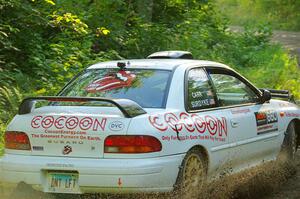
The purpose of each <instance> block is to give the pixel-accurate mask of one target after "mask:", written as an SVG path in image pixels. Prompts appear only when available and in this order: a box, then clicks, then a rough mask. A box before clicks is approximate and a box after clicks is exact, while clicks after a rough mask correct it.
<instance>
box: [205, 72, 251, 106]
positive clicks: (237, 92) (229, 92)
mask: <svg viewBox="0 0 300 199" xmlns="http://www.w3.org/2000/svg"><path fill="white" fill-rule="evenodd" d="M210 77H211V79H212V81H213V84H214V86H215V89H216V94H217V98H218V100H219V104H220V106H231V105H238V104H246V103H255V102H257V95H256V94H255V93H254V91H253V90H252V89H251V88H250V87H249V86H247V85H246V84H245V83H244V82H242V81H241V80H239V79H238V78H236V77H235V76H233V74H227V73H226V71H223V72H210Z"/></svg>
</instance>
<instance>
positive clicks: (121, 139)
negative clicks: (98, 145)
mask: <svg viewBox="0 0 300 199" xmlns="http://www.w3.org/2000/svg"><path fill="white" fill-rule="evenodd" d="M161 148H162V146H161V143H160V141H159V140H158V139H157V138H155V137H152V136H148V135H111V136H108V137H107V138H106V139H105V141H104V152H105V153H151V152H159V151H161Z"/></svg>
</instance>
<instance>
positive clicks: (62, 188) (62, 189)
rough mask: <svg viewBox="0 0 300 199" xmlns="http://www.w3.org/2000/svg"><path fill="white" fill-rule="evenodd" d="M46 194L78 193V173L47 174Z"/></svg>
mask: <svg viewBox="0 0 300 199" xmlns="http://www.w3.org/2000/svg"><path fill="white" fill-rule="evenodd" d="M47 189H48V192H56V193H80V189H79V184H78V173H48V174H47Z"/></svg>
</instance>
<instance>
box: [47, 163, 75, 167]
mask: <svg viewBox="0 0 300 199" xmlns="http://www.w3.org/2000/svg"><path fill="white" fill-rule="evenodd" d="M46 166H47V167H62V168H68V167H74V165H73V164H61V163H47V164H46Z"/></svg>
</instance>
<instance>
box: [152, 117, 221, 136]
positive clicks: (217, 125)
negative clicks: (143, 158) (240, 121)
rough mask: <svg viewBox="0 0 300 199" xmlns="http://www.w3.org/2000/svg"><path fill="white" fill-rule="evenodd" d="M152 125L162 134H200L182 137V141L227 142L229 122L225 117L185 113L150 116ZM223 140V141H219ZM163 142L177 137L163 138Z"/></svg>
mask: <svg viewBox="0 0 300 199" xmlns="http://www.w3.org/2000/svg"><path fill="white" fill-rule="evenodd" d="M148 119H149V122H150V124H151V125H152V126H153V127H154V128H156V129H157V130H159V131H160V132H162V133H163V132H166V131H168V130H169V131H173V132H181V131H183V132H190V133H199V134H201V135H200V136H198V135H197V136H195V135H187V136H186V135H180V136H179V138H180V139H181V140H187V139H211V138H210V137H212V139H214V140H215V141H225V138H226V137H227V121H226V118H225V117H215V116H211V115H206V116H198V115H197V114H188V113H185V112H182V113H180V114H179V115H176V114H174V113H165V114H164V115H153V116H149V118H148ZM218 138H223V139H218ZM162 139H163V140H167V141H169V140H175V139H178V137H177V136H174V137H173V136H171V137H170V136H163V137H162Z"/></svg>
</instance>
